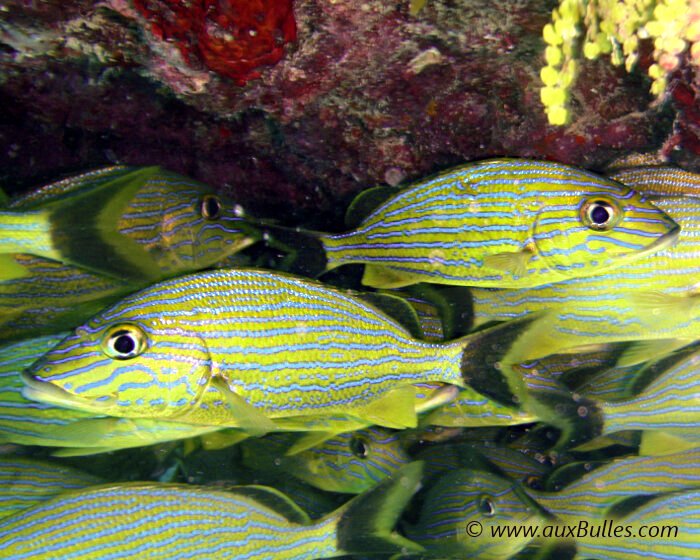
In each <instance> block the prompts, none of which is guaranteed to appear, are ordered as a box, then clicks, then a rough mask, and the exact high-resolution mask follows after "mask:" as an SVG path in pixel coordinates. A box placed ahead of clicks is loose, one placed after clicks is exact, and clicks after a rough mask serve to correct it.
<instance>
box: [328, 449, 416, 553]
mask: <svg viewBox="0 0 700 560" xmlns="http://www.w3.org/2000/svg"><path fill="white" fill-rule="evenodd" d="M422 474H423V462H422V461H416V462H413V463H410V464H408V465H406V466H405V467H403V468H402V469H400V470H399V471H397V472H395V473H394V474H392V475H391V476H389V477H388V478H385V479H384V480H383V481H382V482H380V483H379V484H378V485H377V486H375V487H374V488H373V489H371V490H368V491H367V492H365V493H364V494H362V495H360V496H358V497H356V498H354V499H353V500H351V501H350V502H348V503H347V504H346V505H345V506H343V507H342V508H341V510H339V511H336V512H334V513H332V514H330V515H334V516H335V515H340V520H339V521H338V532H337V535H338V536H337V542H338V551H339V552H340V553H343V554H375V553H376V554H392V553H400V552H422V551H423V550H424V548H423V547H422V546H420V545H419V544H416V543H414V542H413V541H411V540H409V539H407V538H405V537H402V536H401V535H399V534H398V533H396V532H394V531H393V529H394V526H395V525H396V523H397V521H398V519H399V516H400V515H401V512H402V511H403V510H404V508H405V507H406V505H407V504H408V502H409V501H410V500H411V498H412V497H413V494H415V493H416V492H417V491H418V489H419V487H420V481H421V476H422Z"/></svg>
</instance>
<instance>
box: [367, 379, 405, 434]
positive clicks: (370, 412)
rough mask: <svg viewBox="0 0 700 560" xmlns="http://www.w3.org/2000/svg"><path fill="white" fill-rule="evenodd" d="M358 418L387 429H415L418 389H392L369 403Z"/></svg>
mask: <svg viewBox="0 0 700 560" xmlns="http://www.w3.org/2000/svg"><path fill="white" fill-rule="evenodd" d="M357 416H358V417H360V418H363V419H365V420H367V421H368V422H369V423H371V424H378V425H379V426H384V427H385V428H396V429H399V430H400V429H403V428H415V427H416V426H417V425H418V417H417V415H416V388H415V387H414V386H413V385H405V386H403V387H397V388H396V389H392V390H391V391H389V392H388V393H386V394H385V395H383V396H382V397H380V398H378V399H377V400H375V401H373V402H371V403H369V404H368V405H367V406H366V407H365V408H364V409H362V412H361V413H358V415H357Z"/></svg>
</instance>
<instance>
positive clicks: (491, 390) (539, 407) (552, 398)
mask: <svg viewBox="0 0 700 560" xmlns="http://www.w3.org/2000/svg"><path fill="white" fill-rule="evenodd" d="M539 318H540V315H538V314H531V315H527V316H526V317H524V318H522V319H514V320H512V321H508V322H506V323H503V324H501V325H497V326H495V327H493V328H491V329H488V330H485V331H479V333H477V334H473V335H471V336H470V337H468V338H467V339H466V340H470V339H471V340H472V343H471V344H468V345H467V346H466V349H465V352H464V354H463V356H462V375H463V377H464V379H465V381H467V383H468V384H469V385H470V386H471V387H472V388H473V389H475V390H476V391H478V392H479V393H481V394H483V395H485V396H487V397H489V398H491V399H493V400H494V401H496V402H499V403H501V404H503V405H506V406H511V407H512V406H518V407H520V408H522V409H523V410H524V411H526V412H529V413H531V414H533V415H534V416H536V417H538V418H539V419H540V420H541V421H543V422H546V423H548V424H550V425H552V426H554V427H556V428H558V429H560V430H561V431H562V434H561V437H560V439H559V443H558V445H557V447H563V446H564V445H566V446H572V445H576V444H578V443H583V442H586V441H588V440H590V439H593V438H594V437H597V436H598V435H600V434H602V431H603V423H604V418H603V413H602V410H601V409H600V406H599V405H598V404H597V403H596V402H595V401H593V400H591V399H587V398H585V397H582V396H580V395H577V394H576V393H574V392H572V391H570V390H569V389H568V388H566V387H565V386H563V385H562V384H561V383H559V382H557V381H556V380H554V379H552V378H551V377H549V376H548V375H547V374H546V373H545V372H539V371H538V370H536V369H529V368H527V367H524V366H520V365H517V364H513V363H511V362H510V361H509V360H508V358H507V356H508V355H509V353H510V351H511V348H512V346H514V345H516V344H518V343H519V341H520V339H521V337H522V335H523V334H524V333H526V332H528V327H529V326H530V325H531V324H532V323H533V322H535V321H536V320H538V319H539Z"/></svg>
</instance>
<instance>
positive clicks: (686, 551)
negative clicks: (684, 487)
mask: <svg viewBox="0 0 700 560" xmlns="http://www.w3.org/2000/svg"><path fill="white" fill-rule="evenodd" d="M699 504H700V491H698V490H692V491H680V492H672V493H668V494H661V495H660V496H658V497H656V498H655V499H653V500H651V501H649V502H648V503H646V504H644V505H642V506H640V507H639V508H637V509H635V510H634V511H633V512H632V513H630V514H628V515H626V516H624V517H623V518H621V519H619V520H618V522H617V523H616V525H629V526H630V530H631V531H630V532H631V535H630V536H625V537H623V538H620V539H610V538H595V537H587V538H578V539H577V541H576V546H577V549H578V554H577V556H576V558H577V559H578V558H599V559H600V560H632V559H636V558H654V559H657V560H678V559H680V558H684V559H685V558H688V559H693V558H698V557H700V544H699V543H700V505H699ZM642 528H643V532H642V531H640V529H642ZM654 530H655V531H656V533H657V534H656V535H654V536H653V537H652V531H654Z"/></svg>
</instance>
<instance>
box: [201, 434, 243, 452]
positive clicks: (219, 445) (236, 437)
mask: <svg viewBox="0 0 700 560" xmlns="http://www.w3.org/2000/svg"><path fill="white" fill-rule="evenodd" d="M249 437H250V434H248V433H246V432H244V431H241V430H236V429H231V430H220V431H218V432H210V433H208V434H202V435H201V436H199V441H200V443H201V444H202V449H206V450H207V451H211V450H214V449H226V448H227V447H231V446H232V445H236V444H237V443H240V442H241V441H243V440H244V439H248V438H249Z"/></svg>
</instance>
